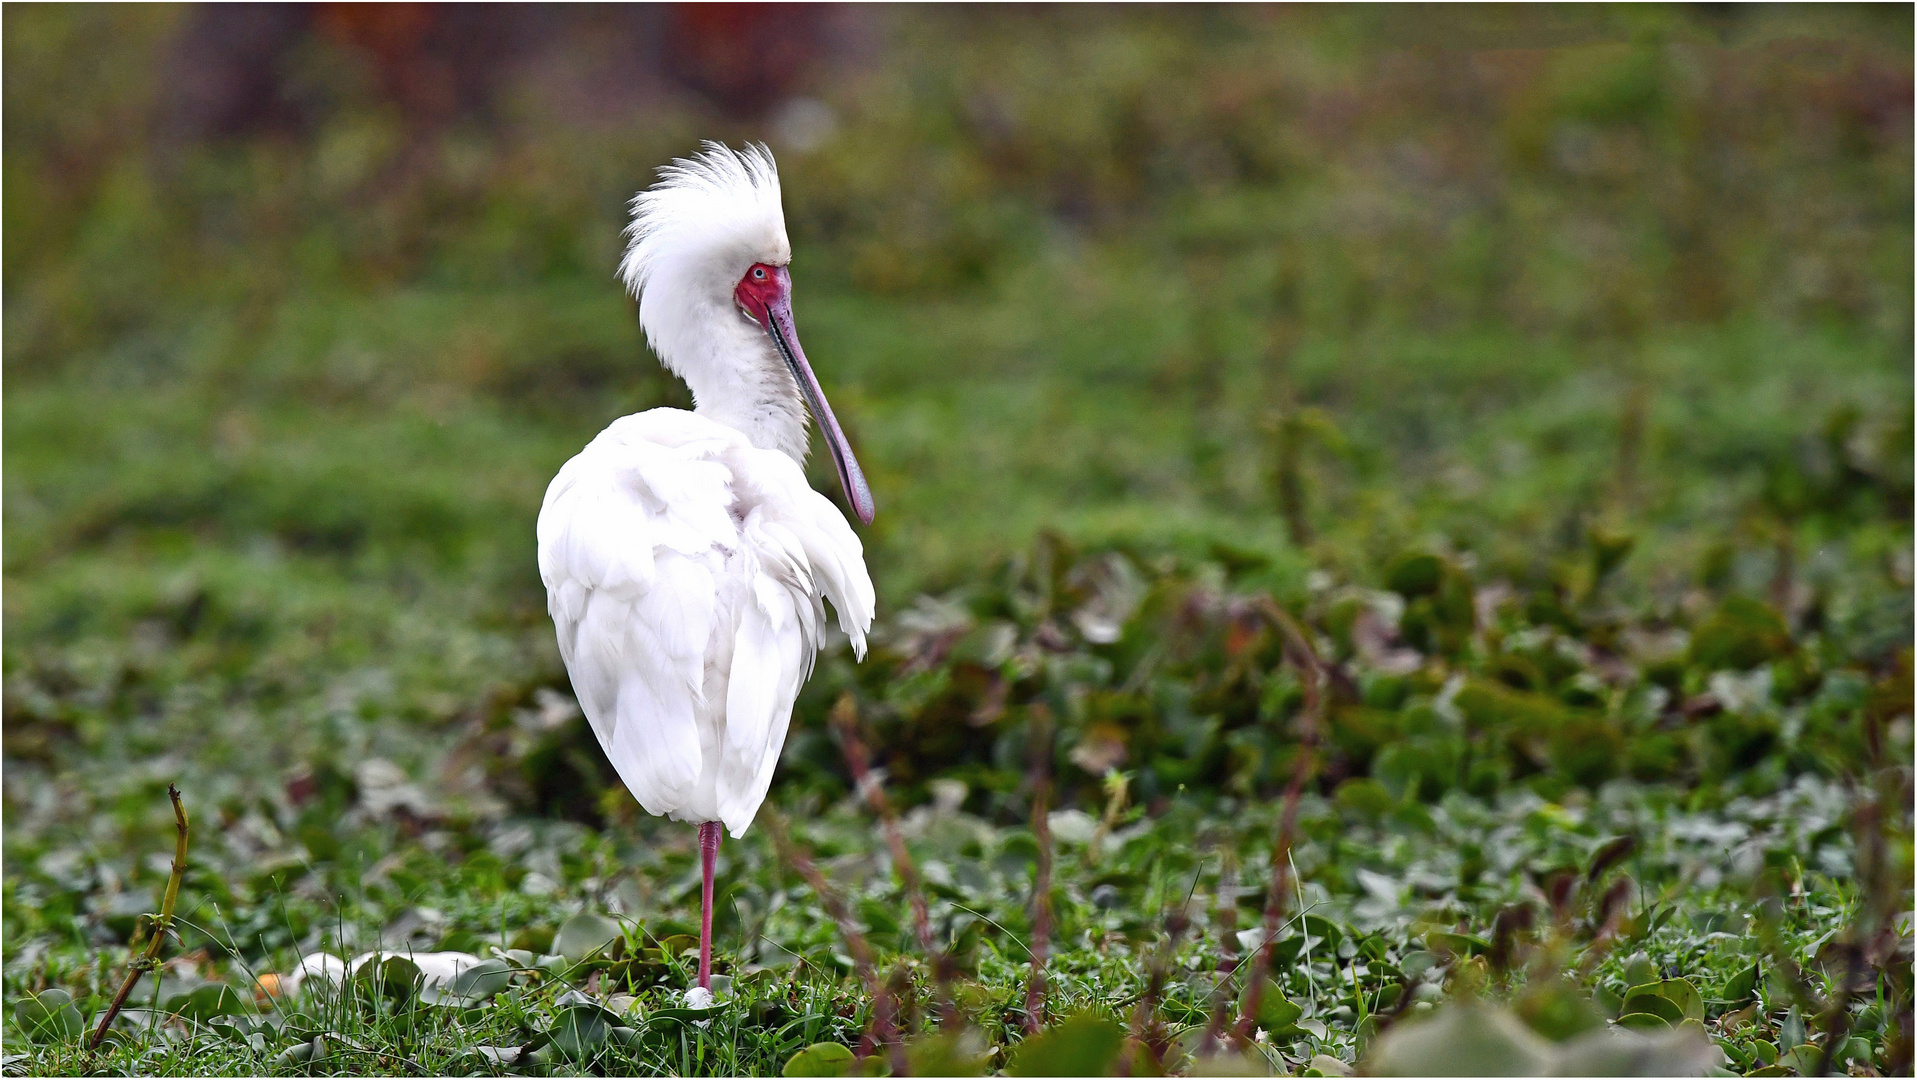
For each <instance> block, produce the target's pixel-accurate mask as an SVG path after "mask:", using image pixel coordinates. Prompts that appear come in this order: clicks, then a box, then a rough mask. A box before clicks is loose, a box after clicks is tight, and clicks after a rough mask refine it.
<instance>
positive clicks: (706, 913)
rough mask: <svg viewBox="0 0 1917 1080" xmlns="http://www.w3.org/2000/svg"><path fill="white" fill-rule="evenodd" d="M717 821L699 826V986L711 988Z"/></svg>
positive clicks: (717, 838) (718, 835)
mask: <svg viewBox="0 0 1917 1080" xmlns="http://www.w3.org/2000/svg"><path fill="white" fill-rule="evenodd" d="M720 835H721V834H720V832H719V823H718V822H716V821H708V822H705V823H703V824H701V825H700V826H699V871H700V874H701V877H702V879H703V880H702V882H701V885H700V893H699V986H700V987H701V988H703V989H706V990H710V989H712V868H713V864H714V863H716V862H717V861H718V859H719V838H720Z"/></svg>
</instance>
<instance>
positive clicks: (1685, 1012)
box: [1624, 979, 1704, 1024]
mask: <svg viewBox="0 0 1917 1080" xmlns="http://www.w3.org/2000/svg"><path fill="white" fill-rule="evenodd" d="M1650 998H1662V999H1663V1000H1664V1001H1666V1002H1669V1003H1670V1005H1671V1007H1672V1008H1673V1009H1675V1010H1676V1012H1677V1015H1675V1016H1672V1015H1670V1014H1669V1013H1668V1012H1667V1011H1666V1010H1664V1009H1662V1008H1658V1007H1656V1006H1655V1005H1654V1004H1652V1003H1650V1002H1649V1001H1648V1000H1647V999H1650ZM1624 1011H1625V1012H1627V1013H1634V1012H1647V1013H1653V1014H1655V1015H1657V1016H1662V1017H1664V1018H1665V1019H1667V1020H1669V1021H1670V1022H1671V1023H1673V1024H1675V1023H1677V1022H1678V1021H1680V1020H1702V1019H1704V998H1703V996H1702V995H1701V994H1699V993H1698V992H1697V987H1695V986H1693V985H1691V981H1690V980H1689V979H1665V980H1664V981H1663V982H1655V983H1645V984H1644V985H1642V986H1633V987H1631V988H1630V989H1629V990H1626V991H1625V992H1624Z"/></svg>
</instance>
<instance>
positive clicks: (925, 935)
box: [832, 694, 958, 1023]
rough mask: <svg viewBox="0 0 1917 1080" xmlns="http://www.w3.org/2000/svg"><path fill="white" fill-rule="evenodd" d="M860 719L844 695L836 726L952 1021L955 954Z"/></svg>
mask: <svg viewBox="0 0 1917 1080" xmlns="http://www.w3.org/2000/svg"><path fill="white" fill-rule="evenodd" d="M858 723H859V720H858V708H857V706H856V705H855V704H854V703H853V700H852V695H851V694H845V695H842V696H841V697H840V698H839V702H838V704H837V705H836V706H834V707H833V710H832V726H833V729H834V730H835V731H837V732H838V735H839V748H840V749H841V750H842V751H843V752H844V753H845V764H846V767H847V768H848V769H850V770H851V772H852V783H853V786H854V787H856V788H857V790H858V791H859V794H860V795H861V796H863V797H864V799H865V802H866V805H867V806H870V807H871V808H872V812H873V813H874V814H876V815H878V818H879V824H880V826H881V828H882V829H883V830H884V832H885V843H886V847H887V848H888V849H889V850H890V851H891V853H892V867H893V869H894V870H896V871H897V872H898V875H899V880H900V882H901V883H902V884H903V885H904V886H905V894H906V897H907V899H909V900H910V901H911V904H912V927H913V931H914V933H915V934H916V936H917V937H918V942H919V948H920V949H921V950H923V952H924V953H925V958H926V960H927V961H928V962H930V963H931V965H932V978H933V983H934V985H935V986H936V987H937V993H938V999H939V1014H940V1017H941V1019H942V1020H943V1021H945V1022H947V1023H949V1022H951V1021H953V1020H955V1019H956V1018H957V1015H958V1014H957V1006H956V1005H955V1004H954V1002H955V998H954V996H953V994H952V986H951V983H952V961H951V957H950V956H949V955H948V954H947V953H946V951H945V950H944V949H942V948H940V947H939V945H938V942H937V941H936V940H935V939H934V938H933V936H932V915H931V911H930V909H929V908H928V907H927V905H926V902H925V888H924V886H923V885H922V884H921V883H920V879H919V869H918V864H917V863H916V862H914V861H913V860H912V852H911V851H910V850H909V849H907V848H906V846H905V836H904V834H903V833H901V832H899V822H898V816H897V815H896V814H894V813H893V812H892V804H891V800H889V799H887V798H886V797H885V788H884V785H883V784H882V782H881V781H880V779H879V777H878V774H876V773H874V772H873V771H872V767H871V755H870V754H869V753H868V752H867V750H866V748H865V742H864V740H862V739H860V738H859V728H858Z"/></svg>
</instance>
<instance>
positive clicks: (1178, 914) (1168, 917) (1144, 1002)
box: [1119, 907, 1191, 1076]
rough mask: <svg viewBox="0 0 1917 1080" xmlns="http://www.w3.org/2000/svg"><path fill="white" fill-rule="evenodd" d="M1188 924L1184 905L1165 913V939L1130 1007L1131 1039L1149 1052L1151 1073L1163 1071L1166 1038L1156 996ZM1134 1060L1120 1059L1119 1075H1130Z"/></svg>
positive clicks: (1159, 993) (1162, 987)
mask: <svg viewBox="0 0 1917 1080" xmlns="http://www.w3.org/2000/svg"><path fill="white" fill-rule="evenodd" d="M1190 926H1191V919H1190V918H1189V917H1188V916H1187V915H1186V914H1185V910H1184V908H1182V907H1180V908H1176V909H1173V910H1169V911H1167V912H1166V913H1165V941H1164V944H1162V945H1161V946H1160V947H1159V949H1158V951H1157V952H1156V953H1154V954H1153V956H1152V961H1151V968H1150V972H1149V974H1148V975H1147V976H1146V979H1145V993H1144V994H1143V995H1141V996H1140V997H1139V999H1138V1005H1137V1006H1136V1007H1135V1008H1133V1009H1132V1030H1131V1037H1132V1042H1133V1043H1134V1044H1136V1045H1137V1046H1138V1047H1139V1048H1140V1049H1143V1050H1145V1051H1146V1052H1148V1053H1150V1054H1151V1057H1152V1060H1151V1063H1152V1069H1151V1072H1150V1075H1154V1076H1155V1075H1158V1074H1160V1073H1162V1072H1164V1064H1165V1039H1164V1038H1163V1036H1162V1025H1161V1024H1159V1022H1158V999H1159V997H1161V996H1162V995H1163V994H1164V992H1165V980H1166V979H1167V978H1168V976H1169V974H1170V972H1171V965H1172V961H1173V959H1175V958H1176V957H1177V955H1178V939H1179V938H1181V937H1184V936H1185V930H1186V929H1187V928H1188V927H1190ZM1137 1064H1138V1063H1137V1062H1136V1060H1135V1058H1134V1057H1131V1056H1128V1057H1125V1058H1121V1059H1120V1061H1119V1070H1120V1073H1121V1075H1125V1076H1130V1075H1132V1074H1133V1073H1135V1072H1137V1071H1138V1070H1137V1067H1136V1066H1137Z"/></svg>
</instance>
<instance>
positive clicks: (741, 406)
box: [664, 312, 806, 464]
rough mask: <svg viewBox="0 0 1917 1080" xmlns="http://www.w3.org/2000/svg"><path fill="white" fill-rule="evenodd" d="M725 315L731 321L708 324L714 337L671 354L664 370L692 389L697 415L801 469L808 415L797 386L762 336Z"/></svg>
mask: <svg viewBox="0 0 1917 1080" xmlns="http://www.w3.org/2000/svg"><path fill="white" fill-rule="evenodd" d="M726 314H727V315H729V316H731V317H730V318H728V319H723V320H718V319H715V320H713V323H710V324H708V326H712V325H714V324H716V325H717V326H718V327H719V329H718V331H717V332H710V331H709V332H708V333H707V334H704V335H701V338H700V340H699V341H697V342H696V343H694V342H686V343H685V345H686V346H687V347H686V348H685V349H684V350H683V351H682V350H678V349H675V350H673V355H670V356H668V357H665V358H664V359H665V360H666V366H667V367H668V368H670V369H671V370H672V371H674V372H675V373H677V374H678V375H679V377H680V378H682V379H684V380H685V381H686V385H687V386H688V387H690V388H691V390H692V400H693V411H694V412H695V413H698V414H699V415H700V416H703V417H705V418H707V419H709V420H712V421H714V422H716V423H720V424H724V425H725V426H727V427H729V428H732V429H733V430H734V431H737V432H739V433H741V434H743V435H744V436H745V437H746V440H747V441H749V442H750V443H752V445H754V446H756V447H758V448H760V449H762V450H777V451H779V452H781V453H783V454H785V455H787V456H788V457H790V458H792V460H794V461H797V462H799V463H800V464H804V462H805V455H806V430H805V419H806V412H805V403H804V401H803V400H802V399H801V398H800V397H799V387H798V384H797V383H795V382H793V380H792V373H791V372H790V371H789V370H787V369H786V366H785V361H784V359H782V358H781V357H780V356H779V352H778V350H777V349H775V348H774V347H773V345H772V342H771V341H770V340H768V339H767V338H766V336H765V332H764V331H762V330H760V329H759V328H758V327H756V326H754V325H752V324H751V323H750V322H748V321H747V320H745V319H744V318H742V317H740V316H738V315H736V314H735V313H732V312H727V313H726Z"/></svg>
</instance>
